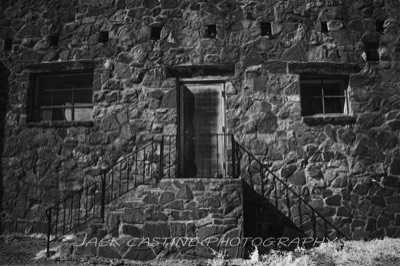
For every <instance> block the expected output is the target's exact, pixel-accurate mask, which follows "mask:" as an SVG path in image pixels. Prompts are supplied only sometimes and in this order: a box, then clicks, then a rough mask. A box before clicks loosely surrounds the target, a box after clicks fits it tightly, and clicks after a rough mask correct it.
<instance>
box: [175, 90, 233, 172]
mask: <svg viewBox="0 0 400 266" xmlns="http://www.w3.org/2000/svg"><path fill="white" fill-rule="evenodd" d="M224 104H225V100H224V84H223V83H216V82H185V83H182V84H180V89H179V136H180V153H179V162H180V171H179V172H180V177H183V178H188V177H203V178H221V177H224V176H225V165H226V164H225V162H226V158H225V156H226V154H225V145H226V137H225V135H224V132H225V106H224Z"/></svg>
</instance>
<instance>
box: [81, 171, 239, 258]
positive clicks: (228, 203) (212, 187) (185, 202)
mask: <svg viewBox="0 0 400 266" xmlns="http://www.w3.org/2000/svg"><path fill="white" fill-rule="evenodd" d="M242 200H243V198H242V181H241V180H240V179H192V178H191V179H164V180H161V181H160V183H159V184H158V185H140V186H138V187H137V189H135V190H132V191H130V192H128V193H127V194H125V195H124V196H123V197H122V198H120V199H119V200H118V202H116V203H113V204H110V205H109V206H107V209H106V213H107V215H106V219H105V223H92V224H90V227H89V229H87V230H85V231H83V232H80V233H79V234H78V240H77V245H76V246H75V251H74V254H75V255H78V256H88V257H93V256H101V257H105V258H110V259H121V258H122V259H130V260H141V261H146V260H152V259H155V258H177V259H193V258H212V257H214V255H215V254H216V252H218V253H222V254H226V255H227V256H228V257H231V258H236V257H241V256H242V252H243V250H242V247H241V245H238V244H236V242H237V241H239V239H241V238H242V234H243V230H242V226H243V213H242V212H243V210H242ZM233 239H234V241H235V242H232V243H231V244H232V245H230V243H229V242H228V243H227V241H226V240H231V241H232V240H233ZM224 240H225V242H224Z"/></svg>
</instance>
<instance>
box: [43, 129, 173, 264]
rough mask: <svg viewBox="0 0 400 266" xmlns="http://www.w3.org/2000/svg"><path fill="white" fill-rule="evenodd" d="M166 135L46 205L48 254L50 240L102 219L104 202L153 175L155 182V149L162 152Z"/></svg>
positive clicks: (111, 199) (156, 173)
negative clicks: (63, 196) (80, 186)
mask: <svg viewBox="0 0 400 266" xmlns="http://www.w3.org/2000/svg"><path fill="white" fill-rule="evenodd" d="M168 138H172V136H167V135H165V136H162V138H161V141H160V143H157V142H155V141H151V142H150V143H148V144H145V145H144V146H142V147H140V148H138V149H137V150H135V151H133V152H131V153H130V154H128V155H126V156H124V157H123V158H121V159H119V160H118V161H117V162H116V163H115V164H113V165H111V166H109V167H107V168H104V169H102V170H101V171H100V174H99V176H100V178H98V179H100V180H99V181H97V182H92V183H90V184H88V185H86V186H85V187H83V188H81V189H80V190H78V191H74V192H73V193H71V194H69V195H67V196H66V197H65V198H63V199H62V200H60V201H59V202H57V203H56V204H54V205H52V206H50V207H49V208H47V209H46V216H47V220H48V230H47V254H48V256H49V255H50V242H52V241H55V240H56V239H58V238H60V237H61V236H64V235H66V234H68V233H70V232H73V231H76V230H77V229H78V228H81V227H82V226H83V225H85V224H87V223H88V222H90V221H92V220H101V221H102V222H104V219H105V205H106V204H108V203H110V202H111V201H113V200H115V199H117V198H118V197H121V196H123V195H124V194H126V193H127V192H129V191H131V190H132V189H134V188H136V187H137V186H139V185H142V184H146V183H147V182H148V181H149V180H151V179H154V178H155V179H156V182H157V181H158V180H159V179H161V178H162V172H163V171H162V169H163V165H162V164H163V162H164V159H159V158H158V156H157V152H160V154H161V156H163V155H162V154H163V149H164V142H165V140H166V139H168ZM156 163H157V164H158V163H160V165H159V171H158V172H157V171H156V169H154V165H155V164H156ZM132 169H134V171H133V172H132ZM122 184H124V186H122ZM52 232H54V237H53V238H51V235H52Z"/></svg>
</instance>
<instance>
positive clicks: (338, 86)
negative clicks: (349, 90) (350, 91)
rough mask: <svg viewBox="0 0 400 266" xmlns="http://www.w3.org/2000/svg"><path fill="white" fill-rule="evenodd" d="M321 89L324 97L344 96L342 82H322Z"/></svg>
mask: <svg viewBox="0 0 400 266" xmlns="http://www.w3.org/2000/svg"><path fill="white" fill-rule="evenodd" d="M322 87H323V88H324V95H325V96H344V88H343V87H344V86H343V82H337V81H335V82H334V83H333V82H329V83H327V82H324V84H323V85H322Z"/></svg>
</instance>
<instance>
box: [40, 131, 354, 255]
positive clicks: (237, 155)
mask: <svg viewBox="0 0 400 266" xmlns="http://www.w3.org/2000/svg"><path fill="white" fill-rule="evenodd" d="M231 139H232V143H231V146H230V158H229V160H230V163H231V164H230V165H229V166H228V167H227V169H228V171H230V173H231V174H230V175H229V177H230V178H224V179H219V178H186V179H185V178H171V177H170V176H168V177H166V176H164V178H163V175H165V174H166V172H165V171H163V169H164V170H165V169H169V168H170V167H171V166H172V164H171V162H172V161H171V159H169V161H168V163H167V164H165V163H163V159H162V158H164V156H163V152H162V151H163V148H162V147H163V144H162V142H161V144H157V143H154V142H153V143H150V144H148V145H146V146H144V147H143V148H142V149H139V150H138V151H136V152H135V153H132V154H130V155H128V156H126V157H124V158H123V159H122V160H119V161H118V162H117V164H115V165H113V166H112V167H110V168H109V169H105V170H104V171H102V174H101V175H100V178H101V180H100V182H99V183H94V184H91V185H89V186H86V187H85V188H83V189H82V190H80V191H77V192H76V193H75V194H72V195H70V196H69V197H66V198H64V199H63V201H61V202H60V203H58V204H56V205H54V206H52V207H51V208H50V209H48V210H47V216H48V219H49V230H48V252H49V242H50V234H54V235H55V238H54V239H57V238H59V237H60V236H62V235H65V234H67V233H71V232H72V233H79V234H78V241H77V244H76V245H75V251H74V254H75V255H79V256H89V257H92V256H101V257H106V258H113V259H120V258H123V259H132V260H151V259H155V258H178V259H191V258H212V257H214V256H215V255H216V254H218V253H219V254H221V255H224V256H226V257H229V258H238V257H243V254H244V250H245V249H246V245H245V244H246V243H247V240H246V239H245V237H253V238H257V237H258V238H263V239H266V238H269V237H281V236H286V235H287V236H289V237H291V238H296V237H304V236H307V235H308V236H312V237H314V238H323V237H333V238H334V237H336V236H339V237H340V236H342V237H346V236H345V235H343V233H341V232H340V230H339V229H338V228H336V227H335V226H334V225H333V224H332V223H331V221H329V220H328V219H326V218H325V217H324V216H323V215H322V214H320V213H319V212H318V211H317V210H315V209H314V208H313V207H312V206H311V205H310V204H308V202H307V201H306V200H305V199H303V198H302V197H301V196H300V194H299V193H297V192H296V191H295V190H294V189H293V188H291V187H290V186H289V185H288V184H286V183H285V181H283V180H281V179H280V178H279V177H278V176H276V175H275V174H274V173H273V172H271V171H270V170H269V168H268V167H267V166H266V165H265V164H263V163H262V162H261V161H260V160H259V159H257V158H256V157H255V156H254V155H252V154H251V153H249V152H248V151H247V150H246V149H245V148H243V147H242V146H240V145H239V144H238V143H236V142H235V141H234V140H233V138H231ZM157 145H158V146H157ZM168 157H169V158H171V156H170V154H168ZM157 167H158V168H157ZM88 206H89V211H88ZM68 208H69V209H68ZM244 208H245V210H244ZM253 213H256V214H257V215H253ZM54 220H55V221H54ZM52 221H53V223H52ZM99 221H101V223H99ZM87 225H89V227H87ZM61 229H62V230H61ZM244 241H246V242H244ZM247 245H249V243H247ZM253 246H254V245H253Z"/></svg>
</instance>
